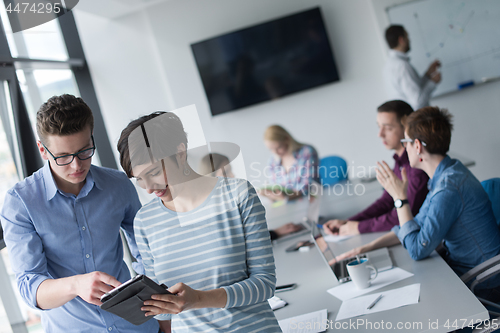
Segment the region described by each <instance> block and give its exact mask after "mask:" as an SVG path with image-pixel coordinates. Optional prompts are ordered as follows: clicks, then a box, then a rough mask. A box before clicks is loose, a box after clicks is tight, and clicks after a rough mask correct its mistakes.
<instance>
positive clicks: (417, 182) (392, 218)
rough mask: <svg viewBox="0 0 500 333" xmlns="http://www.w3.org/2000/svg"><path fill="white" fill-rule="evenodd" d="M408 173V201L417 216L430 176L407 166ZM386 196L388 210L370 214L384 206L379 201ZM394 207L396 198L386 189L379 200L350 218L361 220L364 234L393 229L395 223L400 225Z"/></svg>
mask: <svg viewBox="0 0 500 333" xmlns="http://www.w3.org/2000/svg"><path fill="white" fill-rule="evenodd" d="M407 173H408V202H409V203H410V207H411V212H412V213H413V216H415V215H417V214H418V211H419V210H420V206H422V203H423V202H424V200H425V197H426V196H427V192H428V189H427V181H428V180H429V178H428V177H427V175H426V174H425V172H423V171H422V170H419V169H413V168H409V167H407ZM384 196H387V197H388V199H386V200H387V201H384V204H385V205H386V206H383V207H388V210H386V211H385V212H384V213H382V214H381V215H372V216H369V215H368V213H371V214H374V213H375V212H376V211H377V209H378V211H381V209H382V208H383V207H382V202H381V203H379V201H382V199H383V198H384ZM387 205H390V206H387ZM374 206H376V207H374ZM372 207H373V208H372ZM393 208H394V200H393V199H392V197H391V196H390V195H389V194H388V193H387V192H386V191H384V194H383V195H382V197H381V198H380V199H379V200H377V201H376V202H375V203H374V204H373V205H371V206H370V207H368V208H367V209H365V210H364V211H363V212H361V213H359V214H357V215H355V216H353V217H352V218H350V220H352V221H359V222H360V223H359V225H358V230H359V232H360V233H362V234H363V233H367V232H377V231H388V230H391V229H392V227H394V226H395V225H399V220H398V214H397V211H396V210H395V209H393ZM370 209H371V210H370ZM365 212H367V213H366V214H365V215H364V216H367V217H366V218H363V215H362V214H363V213H365ZM355 218H357V219H355Z"/></svg>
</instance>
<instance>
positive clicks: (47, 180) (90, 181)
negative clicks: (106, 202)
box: [42, 162, 102, 201]
mask: <svg viewBox="0 0 500 333" xmlns="http://www.w3.org/2000/svg"><path fill="white" fill-rule="evenodd" d="M93 168H94V166H93V165H91V166H90V170H89V172H88V174H87V178H86V182H85V185H83V187H82V189H81V191H80V193H79V194H78V197H79V198H83V197H86V196H87V195H88V194H89V192H90V191H91V190H92V188H93V187H94V185H95V186H96V188H97V189H99V190H102V185H100V183H102V179H99V177H95V178H94V176H93V174H92V169H93ZM42 173H43V182H44V185H45V198H46V200H47V201H50V200H52V199H53V198H54V196H55V195H56V193H57V192H58V191H59V193H60V194H61V195H64V196H68V194H67V193H64V192H63V191H61V190H60V189H59V188H58V187H57V184H56V181H55V179H54V176H53V175H52V171H51V170H50V163H49V162H47V163H45V165H44V166H43V170H42Z"/></svg>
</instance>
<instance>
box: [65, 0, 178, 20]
mask: <svg viewBox="0 0 500 333" xmlns="http://www.w3.org/2000/svg"><path fill="white" fill-rule="evenodd" d="M166 1H169V0H105V1H103V0H80V1H79V2H78V4H77V5H76V7H75V10H81V11H84V12H88V13H92V14H94V15H99V16H103V17H107V18H117V17H120V16H123V15H127V14H130V13H133V12H136V11H139V10H141V9H143V8H146V7H148V6H151V5H154V4H157V3H161V2H166Z"/></svg>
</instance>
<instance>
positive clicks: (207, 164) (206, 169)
mask: <svg viewBox="0 0 500 333" xmlns="http://www.w3.org/2000/svg"><path fill="white" fill-rule="evenodd" d="M212 163H213V168H212ZM228 164H229V159H228V158H227V156H224V155H222V154H217V153H210V154H207V155H205V156H203V158H202V159H201V161H200V166H199V167H198V169H199V172H200V174H202V175H208V174H210V173H212V172H215V171H217V170H218V169H220V168H223V167H225V166H226V165H228Z"/></svg>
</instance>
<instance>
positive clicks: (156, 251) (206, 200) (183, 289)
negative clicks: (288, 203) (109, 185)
mask: <svg viewBox="0 0 500 333" xmlns="http://www.w3.org/2000/svg"><path fill="white" fill-rule="evenodd" d="M118 150H119V151H120V162H121V165H122V167H123V169H124V170H125V172H126V173H127V175H128V176H129V177H134V178H136V180H137V182H138V184H139V185H140V186H141V187H143V188H145V189H146V190H147V192H148V193H154V194H155V195H156V198H154V199H153V200H152V201H151V202H149V203H148V204H146V205H144V206H143V207H142V208H141V210H140V211H139V212H138V213H137V216H136V218H135V221H134V229H135V237H136V241H137V245H138V247H139V250H140V253H141V256H142V259H143V263H144V266H145V267H144V268H145V271H146V275H147V276H149V277H150V278H152V279H153V280H155V281H156V282H158V283H164V284H166V285H168V286H171V287H170V288H169V291H170V292H171V293H172V294H174V295H153V297H152V298H153V299H152V300H146V301H145V302H144V306H143V308H142V309H143V311H145V315H146V316H152V315H156V317H155V318H156V319H158V320H159V321H160V326H161V327H162V330H163V331H165V332H169V331H170V329H172V330H173V331H175V332H213V331H218V332H281V330H280V328H279V326H278V323H277V321H276V318H275V316H274V314H273V312H272V310H271V308H270V306H269V304H268V302H267V299H268V298H270V297H272V296H273V293H274V288H275V282H276V278H275V265H274V257H273V253H272V248H271V242H270V239H269V232H268V230H267V223H266V220H265V211H264V208H263V206H262V205H261V203H260V201H259V199H258V196H257V194H256V192H255V190H254V188H253V187H252V186H251V185H250V183H249V182H247V181H245V180H241V179H228V178H213V177H204V176H201V175H199V174H197V173H196V172H194V171H193V169H192V168H191V167H190V166H189V164H188V162H187V153H188V151H187V137H186V134H185V132H184V128H183V125H182V123H181V121H180V119H179V118H178V117H177V116H176V115H175V114H174V113H171V112H155V113H153V114H151V115H148V116H144V117H141V118H139V119H137V120H134V121H132V122H131V123H130V124H129V125H128V126H127V127H126V128H125V129H124V130H123V132H122V134H121V137H120V140H119V143H118Z"/></svg>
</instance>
